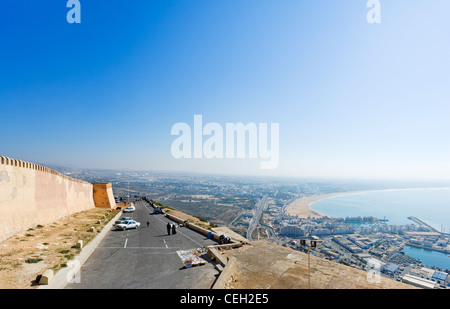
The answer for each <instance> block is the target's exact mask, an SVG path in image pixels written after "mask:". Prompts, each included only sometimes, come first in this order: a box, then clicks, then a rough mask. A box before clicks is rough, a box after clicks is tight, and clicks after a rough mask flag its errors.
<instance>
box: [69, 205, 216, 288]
mask: <svg viewBox="0 0 450 309" xmlns="http://www.w3.org/2000/svg"><path fill="white" fill-rule="evenodd" d="M135 206H136V210H135V211H134V212H133V213H126V214H123V217H132V218H133V219H135V220H136V221H138V222H140V223H141V226H140V227H139V228H138V229H136V230H127V231H117V230H115V229H114V228H113V229H112V230H111V231H110V232H109V233H108V234H107V235H106V237H105V239H103V240H102V242H101V243H100V244H99V246H98V247H97V248H96V250H95V251H94V252H93V253H92V255H91V256H90V257H89V259H88V260H87V261H86V262H85V263H84V265H83V266H82V267H81V272H80V276H79V277H80V281H81V282H80V283H76V282H74V283H69V284H68V285H66V287H65V288H66V289H90V288H96V289H107V288H115V289H134V288H140V289H196V288H202V289H209V288H211V286H212V285H213V283H214V281H215V279H216V278H217V276H218V274H219V273H218V271H217V270H216V269H215V268H214V264H213V263H206V264H205V265H201V266H195V267H192V268H186V269H183V268H182V267H183V263H182V262H181V259H180V258H179V256H178V255H177V250H188V249H193V248H200V247H204V246H208V245H214V244H217V243H216V242H215V241H213V240H211V239H208V238H207V237H205V236H204V235H202V234H199V233H197V232H195V231H193V230H191V229H189V228H185V227H179V228H178V229H177V233H176V234H175V235H168V234H167V230H166V225H167V222H172V221H171V220H169V219H168V218H166V217H164V216H163V215H161V214H159V215H156V214H152V212H153V208H152V207H151V206H150V205H149V204H148V203H147V202H145V201H137V202H135ZM147 221H149V223H150V224H149V226H148V227H147ZM205 260H207V261H209V260H208V258H207V257H205Z"/></svg>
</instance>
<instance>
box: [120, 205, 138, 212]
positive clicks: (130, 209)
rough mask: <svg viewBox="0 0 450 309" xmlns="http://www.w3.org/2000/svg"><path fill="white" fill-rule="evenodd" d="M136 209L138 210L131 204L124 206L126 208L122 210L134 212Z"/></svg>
mask: <svg viewBox="0 0 450 309" xmlns="http://www.w3.org/2000/svg"><path fill="white" fill-rule="evenodd" d="M135 210H136V208H135V207H134V206H130V207H127V208H124V210H122V212H133V211H135Z"/></svg>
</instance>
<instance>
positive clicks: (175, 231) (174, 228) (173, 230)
mask: <svg viewBox="0 0 450 309" xmlns="http://www.w3.org/2000/svg"><path fill="white" fill-rule="evenodd" d="M176 233H177V230H176V227H175V224H173V225H172V234H173V235H175V234H176Z"/></svg>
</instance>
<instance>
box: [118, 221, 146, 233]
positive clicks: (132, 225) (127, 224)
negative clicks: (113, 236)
mask: <svg viewBox="0 0 450 309" xmlns="http://www.w3.org/2000/svg"><path fill="white" fill-rule="evenodd" d="M115 226H116V229H118V230H122V231H124V230H128V229H137V228H138V227H139V226H141V223H140V222H136V221H134V220H129V221H123V222H122V223H119V224H116V225H115Z"/></svg>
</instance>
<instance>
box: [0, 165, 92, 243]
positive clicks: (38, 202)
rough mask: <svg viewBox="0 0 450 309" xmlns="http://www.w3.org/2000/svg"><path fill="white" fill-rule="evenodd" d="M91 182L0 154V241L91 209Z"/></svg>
mask: <svg viewBox="0 0 450 309" xmlns="http://www.w3.org/2000/svg"><path fill="white" fill-rule="evenodd" d="M94 207H95V203H94V198H93V185H92V184H91V183H88V182H85V181H81V180H78V179H74V178H71V177H68V176H66V175H64V174H61V173H59V172H57V171H54V170H52V169H49V168H46V167H44V166H41V165H37V164H33V163H29V162H24V161H20V160H14V159H10V158H7V157H0V218H1V221H0V222H1V226H0V242H1V241H3V240H5V239H7V238H9V237H11V236H13V235H15V234H17V233H19V232H23V231H26V230H27V229H29V228H31V227H36V225H38V224H40V225H45V224H49V223H52V222H54V221H56V220H58V219H60V218H62V217H65V216H67V215H70V214H73V213H76V212H80V211H83V210H87V209H90V208H94Z"/></svg>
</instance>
